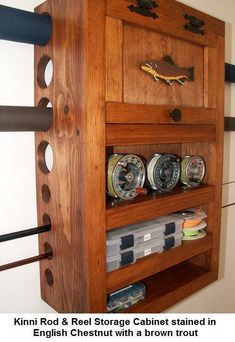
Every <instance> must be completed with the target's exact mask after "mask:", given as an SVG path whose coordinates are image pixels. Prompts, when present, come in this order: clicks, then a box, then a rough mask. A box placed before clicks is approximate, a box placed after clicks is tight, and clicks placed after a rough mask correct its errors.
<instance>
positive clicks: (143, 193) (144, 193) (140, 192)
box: [135, 188, 148, 196]
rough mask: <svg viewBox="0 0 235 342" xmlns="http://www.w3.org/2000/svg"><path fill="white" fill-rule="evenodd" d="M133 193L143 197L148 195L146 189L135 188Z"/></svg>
mask: <svg viewBox="0 0 235 342" xmlns="http://www.w3.org/2000/svg"><path fill="white" fill-rule="evenodd" d="M135 191H136V193H137V194H138V195H141V196H145V195H147V193H148V190H147V189H146V188H135Z"/></svg>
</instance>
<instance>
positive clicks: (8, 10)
mask: <svg viewBox="0 0 235 342" xmlns="http://www.w3.org/2000/svg"><path fill="white" fill-rule="evenodd" d="M51 32H52V20H51V17H50V15H48V14H38V13H33V12H28V11H23V10H20V9H17V8H12V7H8V6H3V5H0V39H4V40H10V41H14V42H20V43H28V44H34V45H40V46H44V45H46V44H47V43H48V42H49V40H50V37H51Z"/></svg>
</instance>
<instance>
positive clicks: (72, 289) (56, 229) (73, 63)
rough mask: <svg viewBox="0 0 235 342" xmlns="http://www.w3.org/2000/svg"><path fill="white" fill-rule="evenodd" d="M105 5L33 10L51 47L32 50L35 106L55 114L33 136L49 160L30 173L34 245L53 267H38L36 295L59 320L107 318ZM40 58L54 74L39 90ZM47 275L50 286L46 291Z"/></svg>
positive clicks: (51, 4) (51, 5)
mask: <svg viewBox="0 0 235 342" xmlns="http://www.w3.org/2000/svg"><path fill="white" fill-rule="evenodd" d="M104 5H105V4H104V1H96V2H94V1H90V0H85V1H76V0H67V1H64V0H59V1H53V0H49V1H47V2H46V3H44V4H42V5H41V6H39V7H38V8H37V12H40V13H42V12H48V13H49V14H50V15H51V16H52V20H53V35H52V39H51V41H50V43H49V44H48V45H47V46H46V47H43V48H39V47H35V75H36V77H35V102H36V104H37V103H38V102H39V101H40V99H41V98H42V97H47V98H48V99H49V100H50V101H51V103H52V105H53V112H54V117H53V127H52V128H51V129H50V130H49V131H48V133H45V134H44V133H43V134H41V133H39V134H36V153H37V148H38V145H39V144H40V142H41V141H47V142H48V143H50V144H51V146H52V150H53V158H54V164H53V169H52V171H51V172H50V173H48V174H46V175H45V174H43V173H42V172H41V170H40V169H39V168H38V167H37V169H36V172H37V198H38V220H39V222H40V223H42V222H41V221H42V215H43V214H44V213H45V212H46V213H47V214H48V215H49V216H50V218H51V223H52V231H51V232H50V233H48V234H44V235H43V236H42V237H40V239H39V240H40V249H41V248H42V246H43V244H44V242H45V241H48V242H49V243H50V244H51V246H52V248H53V253H54V259H53V261H48V262H42V263H41V267H40V268H41V288H42V298H43V299H44V300H45V301H46V302H47V303H49V304H50V305H51V306H52V307H53V308H55V309H56V310H57V311H59V312H103V311H105V310H106V308H105V306H106V304H105V303H106V290H105V288H106V284H105V279H106V277H105V233H104V232H105V135H104V128H105V126H104V123H105V117H104V114H105V113H104V100H105V95H104V94H105V82H104V80H105V72H104V68H103V66H104V61H105V50H104V46H105V7H104ZM87 18H89V20H90V22H92V25H91V24H90V22H88V19H87ZM45 54H46V55H49V56H50V57H51V59H52V62H53V69H54V73H53V80H52V83H51V84H50V86H49V87H48V88H44V89H41V88H40V87H39V85H38V84H37V78H38V77H37V65H38V63H39V60H40V58H41V56H43V55H45ZM94 132H95V134H94ZM97 170H98V172H97ZM94 175H95V179H94ZM43 184H47V185H48V186H49V189H50V192H51V199H50V202H49V203H45V202H44V201H43V199H42V194H41V188H42V186H43ZM48 268H49V269H50V270H51V271H52V273H53V276H54V285H53V286H49V285H48V284H47V283H46V279H45V270H46V269H48Z"/></svg>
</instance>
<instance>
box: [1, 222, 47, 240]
mask: <svg viewBox="0 0 235 342" xmlns="http://www.w3.org/2000/svg"><path fill="white" fill-rule="evenodd" d="M50 230H51V225H50V224H46V225H44V226H41V227H36V228H30V229H25V230H20V231H18V232H14V233H8V234H3V235H0V242H5V241H10V240H14V239H19V238H22V237H26V236H30V235H35V234H41V233H44V232H49V231H50Z"/></svg>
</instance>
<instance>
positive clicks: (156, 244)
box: [106, 215, 184, 272]
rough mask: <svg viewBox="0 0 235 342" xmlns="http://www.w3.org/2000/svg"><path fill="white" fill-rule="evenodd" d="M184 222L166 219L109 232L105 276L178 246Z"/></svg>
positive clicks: (169, 217)
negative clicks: (141, 259)
mask: <svg viewBox="0 0 235 342" xmlns="http://www.w3.org/2000/svg"><path fill="white" fill-rule="evenodd" d="M183 222H184V220H183V219H181V218H177V217H174V216H170V215H167V216H163V217H160V218H157V219H154V220H151V221H145V222H141V223H138V224H133V225H129V226H125V227H122V228H119V229H116V230H113V231H110V232H108V233H107V241H106V253H107V254H106V268H107V272H111V271H114V270H116V269H118V268H120V267H122V266H125V265H128V264H132V263H134V262H136V260H137V259H139V258H143V257H145V256H147V255H150V254H152V253H162V252H163V251H164V250H167V249H169V248H174V247H177V246H180V245H181V241H182V225H183Z"/></svg>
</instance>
